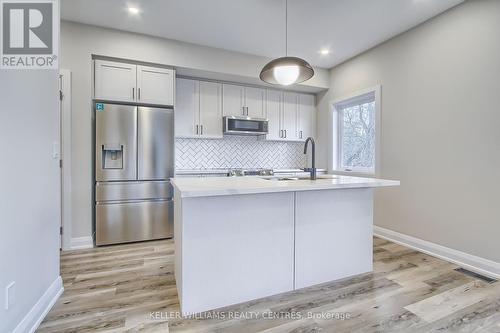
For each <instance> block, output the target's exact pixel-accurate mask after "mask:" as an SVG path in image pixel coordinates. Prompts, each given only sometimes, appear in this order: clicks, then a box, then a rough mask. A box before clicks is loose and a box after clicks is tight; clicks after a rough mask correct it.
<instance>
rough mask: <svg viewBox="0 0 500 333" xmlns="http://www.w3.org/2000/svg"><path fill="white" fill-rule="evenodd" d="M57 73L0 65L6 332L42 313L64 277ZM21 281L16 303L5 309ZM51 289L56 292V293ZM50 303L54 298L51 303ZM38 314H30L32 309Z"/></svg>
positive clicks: (0, 257) (1, 323)
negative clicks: (8, 290) (56, 153)
mask: <svg viewBox="0 0 500 333" xmlns="http://www.w3.org/2000/svg"><path fill="white" fill-rule="evenodd" d="M57 92H58V74H57V71H55V70H0V101H1V106H0V156H2V160H1V163H0V184H1V185H0V225H1V231H0V300H1V306H0V332H12V331H13V330H14V328H16V326H17V325H18V324H19V323H20V322H21V321H22V320H23V318H26V321H25V322H24V324H26V325H27V326H23V327H20V328H19V329H20V331H21V332H27V327H29V328H31V325H32V324H33V322H30V320H31V319H33V318H34V317H36V316H38V315H40V312H39V311H40V310H43V308H44V306H46V301H47V298H50V300H51V299H52V298H53V296H54V295H53V294H51V291H49V294H50V295H47V294H46V295H45V296H46V297H45V298H44V299H42V300H41V303H38V305H37V306H35V304H36V303H37V302H38V301H39V300H40V299H41V298H42V295H44V293H45V292H46V291H47V290H48V289H49V287H50V286H52V287H55V288H56V289H57V290H60V287H61V283H60V279H59V225H60V222H59V215H60V208H59V207H60V206H59V167H58V165H59V163H58V160H54V159H52V143H53V142H54V141H56V142H57V140H58V128H59V127H58V117H59V115H58V114H59V104H58V94H57ZM12 281H15V290H14V295H15V299H14V304H13V305H12V307H11V308H10V309H9V310H8V311H7V310H5V308H4V299H5V293H4V292H5V286H7V285H8V284H9V283H10V282H12ZM51 290H52V291H57V290H53V289H51ZM50 300H49V301H50ZM32 309H33V311H32V312H31V313H29V312H30V311H31V310H32Z"/></svg>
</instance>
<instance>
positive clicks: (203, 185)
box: [170, 175, 400, 198]
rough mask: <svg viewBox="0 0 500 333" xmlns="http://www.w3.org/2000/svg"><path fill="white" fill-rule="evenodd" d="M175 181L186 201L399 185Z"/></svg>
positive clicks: (326, 180)
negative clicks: (197, 198)
mask: <svg viewBox="0 0 500 333" xmlns="http://www.w3.org/2000/svg"><path fill="white" fill-rule="evenodd" d="M267 178H268V179H266V177H213V178H212V177H210V178H199V177H193V178H191V177H189V178H184V177H182V178H172V179H171V180H170V181H171V183H172V185H173V186H174V188H175V189H176V190H177V191H178V193H179V194H180V196H181V197H182V198H190V197H208V196H224V195H243V194H259V193H279V192H300V191H315V190H338V189H354V188H377V187H388V186H398V185H400V182H399V181H396V180H387V179H378V178H363V177H351V176H341V175H325V176H323V177H318V179H316V180H309V179H295V180H275V179H269V178H270V177H267Z"/></svg>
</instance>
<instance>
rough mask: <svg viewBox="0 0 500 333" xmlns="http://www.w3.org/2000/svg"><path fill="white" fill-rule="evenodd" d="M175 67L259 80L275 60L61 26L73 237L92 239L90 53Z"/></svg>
mask: <svg viewBox="0 0 500 333" xmlns="http://www.w3.org/2000/svg"><path fill="white" fill-rule="evenodd" d="M92 54H98V55H105V56H112V57H117V58H125V59H132V60H138V61H145V62H151V63H158V64H166V65H172V66H176V67H177V68H179V69H181V71H182V72H183V73H184V74H191V75H203V77H210V78H223V79H226V80H236V81H239V82H247V83H252V82H259V81H258V75H259V72H260V69H261V68H262V67H263V65H264V64H265V63H266V62H267V61H269V60H270V59H267V58H264V57H258V56H253V55H247V54H242V53H237V52H230V51H224V50H220V49H214V48H209V47H204V46H198V45H194V44H188V43H183V42H178V41H174V40H168V39H162V38H156V37H149V36H145V35H139V34H133V33H128V32H123V31H118V30H112V29H105V28H99V27H94V26H89V25H84V24H78V23H74V22H64V21H63V22H62V25H61V68H63V69H68V70H70V71H71V72H72V154H71V155H72V191H73V197H72V210H73V211H72V215H73V218H72V237H87V236H90V235H91V221H92V215H91V205H92V201H91V183H92V175H91V170H92V169H91V168H92V155H91V88H92V66H91V55H92ZM329 79H330V78H329V71H328V70H325V69H316V75H315V78H314V80H310V81H308V82H307V85H308V86H307V87H302V88H303V89H304V90H306V91H311V89H312V90H316V91H317V90H318V89H326V88H328V86H329Z"/></svg>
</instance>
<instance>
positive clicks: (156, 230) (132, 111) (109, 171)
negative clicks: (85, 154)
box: [94, 103, 174, 246]
mask: <svg viewBox="0 0 500 333" xmlns="http://www.w3.org/2000/svg"><path fill="white" fill-rule="evenodd" d="M94 130H95V191H94V197H95V206H94V214H95V215H94V221H95V240H96V245H98V246H99V245H106V244H116V243H127V242H135V241H142V240H150V239H160V238H169V237H173V201H172V194H173V191H172V188H171V185H170V182H169V179H170V177H172V176H173V173H174V112H173V109H163V108H152V107H142V106H131V105H117V104H105V103H95V127H94Z"/></svg>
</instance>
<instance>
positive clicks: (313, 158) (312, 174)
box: [304, 137, 316, 180]
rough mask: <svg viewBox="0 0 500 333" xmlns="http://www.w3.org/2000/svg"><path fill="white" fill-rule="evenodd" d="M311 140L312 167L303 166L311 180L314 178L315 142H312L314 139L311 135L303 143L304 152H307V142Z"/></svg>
mask: <svg viewBox="0 0 500 333" xmlns="http://www.w3.org/2000/svg"><path fill="white" fill-rule="evenodd" d="M309 141H310V142H311V145H312V167H311V168H304V171H305V172H309V174H310V175H311V180H315V179H316V143H314V139H313V138H311V137H308V138H307V139H306V143H305V145H304V154H307V144H308V143H309Z"/></svg>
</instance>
